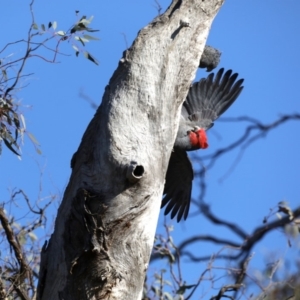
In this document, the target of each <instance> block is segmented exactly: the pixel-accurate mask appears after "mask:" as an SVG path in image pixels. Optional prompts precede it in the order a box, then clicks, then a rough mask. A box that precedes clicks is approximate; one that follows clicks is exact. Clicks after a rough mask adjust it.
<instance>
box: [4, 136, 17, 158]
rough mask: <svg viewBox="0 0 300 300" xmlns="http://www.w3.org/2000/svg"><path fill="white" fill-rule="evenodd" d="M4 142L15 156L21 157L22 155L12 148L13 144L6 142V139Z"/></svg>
mask: <svg viewBox="0 0 300 300" xmlns="http://www.w3.org/2000/svg"><path fill="white" fill-rule="evenodd" d="M3 141H4V144H5V146H6V147H7V148H8V149H9V150H10V151H12V152H13V153H14V154H16V155H18V156H20V154H19V153H18V152H17V151H16V150H15V149H14V148H13V147H12V146H11V144H10V143H9V142H8V141H7V140H6V139H3Z"/></svg>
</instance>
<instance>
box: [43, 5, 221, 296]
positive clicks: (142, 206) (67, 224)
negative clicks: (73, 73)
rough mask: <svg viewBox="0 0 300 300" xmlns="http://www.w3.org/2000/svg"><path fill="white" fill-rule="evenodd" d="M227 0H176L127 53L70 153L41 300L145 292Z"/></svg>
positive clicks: (45, 251) (47, 251) (45, 263)
mask: <svg viewBox="0 0 300 300" xmlns="http://www.w3.org/2000/svg"><path fill="white" fill-rule="evenodd" d="M223 1H224V0H210V1H204V0H185V1H180V0H178V1H173V2H172V4H171V6H170V7H169V8H168V9H167V11H166V12H165V13H164V14H163V15H161V16H159V17H157V18H156V19H154V20H153V21H152V22H151V23H150V24H149V25H148V26H146V27H145V28H144V29H142V30H141V31H140V32H139V33H138V36H137V38H136V40H135V41H134V43H133V45H132V46H131V47H130V48H129V49H128V50H127V51H125V52H124V55H123V58H122V59H121V60H120V63H119V66H118V68H117V70H116V71H115V73H114V74H113V76H112V78H111V80H110V82H109V85H107V87H106V89H105V92H104V95H103V99H102V104H101V106H100V107H99V109H98V110H97V112H96V114H95V116H94V118H93V119H92V121H91V122H90V124H89V126H88V128H87V130H86V132H85V134H84V136H83V138H82V142H81V144H80V146H79V148H78V151H77V153H76V154H75V156H74V158H73V159H72V166H73V171H72V175H71V178H70V182H69V184H68V187H67V189H66V191H65V194H64V198H63V201H62V204H61V206H60V208H59V211H58V215H57V219H56V223H55V231H54V233H53V235H52V237H51V239H50V242H49V244H48V246H45V247H44V249H43V253H42V264H41V271H40V281H39V288H38V293H39V296H38V298H39V299H47V300H49V299H81V300H82V299H140V298H141V294H142V288H143V282H144V277H145V272H146V270H147V267H148V261H149V257H150V253H151V249H152V245H153V240H154V234H155V229H156V223H157V219H158V214H159V211H160V204H161V199H162V192H163V187H164V178H165V174H166V170H167V166H168V161H169V157H170V153H171V151H172V147H173V143H174V140H175V136H176V132H177V128H178V123H179V114H180V108H181V104H182V102H183V101H184V99H185V97H186V95H187V92H188V88H189V86H190V84H191V82H192V80H193V79H194V77H195V72H196V70H197V68H198V66H199V61H200V57H201V53H202V51H203V48H204V45H205V42H206V39H207V35H208V32H209V29H210V26H211V23H212V21H213V19H214V17H215V15H216V13H217V11H218V10H219V8H220V6H221V5H222V3H223ZM186 23H189V27H188V26H187V24H186ZM94 80H95V84H96V82H97V78H95V79H94ZM136 166H137V167H136Z"/></svg>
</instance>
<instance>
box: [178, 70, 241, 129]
mask: <svg viewBox="0 0 300 300" xmlns="http://www.w3.org/2000/svg"><path fill="white" fill-rule="evenodd" d="M223 73H224V69H223V68H222V69H220V70H219V71H218V73H217V74H216V76H215V78H214V73H211V74H210V75H209V76H208V77H207V78H202V79H201V80H200V81H199V82H196V83H194V84H193V85H192V86H191V88H190V90H189V93H188V96H187V98H186V101H185V102H184V103H183V106H182V111H181V114H182V116H183V117H184V118H185V119H189V120H190V121H192V122H195V125H196V126H199V127H202V128H204V129H209V128H210V127H211V126H212V125H213V121H214V120H216V119H217V118H218V117H219V116H220V115H221V114H223V113H224V112H225V111H226V110H227V109H228V108H229V106H230V105H231V104H232V103H233V102H234V101H235V100H236V99H237V97H238V96H239V94H240V93H241V91H242V90H243V86H242V84H243V82H244V79H239V80H238V81H236V79H237V77H238V74H237V73H234V74H232V70H228V71H226V72H225V74H224V75H223Z"/></svg>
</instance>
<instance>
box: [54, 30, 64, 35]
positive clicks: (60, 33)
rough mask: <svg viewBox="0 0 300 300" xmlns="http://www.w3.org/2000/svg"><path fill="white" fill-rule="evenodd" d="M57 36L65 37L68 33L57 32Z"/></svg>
mask: <svg viewBox="0 0 300 300" xmlns="http://www.w3.org/2000/svg"><path fill="white" fill-rule="evenodd" d="M56 34H57V35H60V36H65V35H66V33H65V32H64V31H62V30H60V31H57V32H56Z"/></svg>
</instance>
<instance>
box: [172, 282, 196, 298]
mask: <svg viewBox="0 0 300 300" xmlns="http://www.w3.org/2000/svg"><path fill="white" fill-rule="evenodd" d="M195 286H196V284H190V285H185V284H184V285H182V286H181V287H180V288H179V289H178V290H177V291H176V294H178V295H183V294H184V293H185V291H186V290H189V289H191V288H193V287H195Z"/></svg>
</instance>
